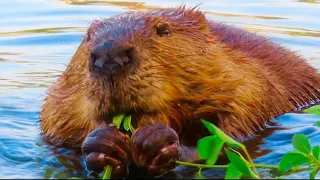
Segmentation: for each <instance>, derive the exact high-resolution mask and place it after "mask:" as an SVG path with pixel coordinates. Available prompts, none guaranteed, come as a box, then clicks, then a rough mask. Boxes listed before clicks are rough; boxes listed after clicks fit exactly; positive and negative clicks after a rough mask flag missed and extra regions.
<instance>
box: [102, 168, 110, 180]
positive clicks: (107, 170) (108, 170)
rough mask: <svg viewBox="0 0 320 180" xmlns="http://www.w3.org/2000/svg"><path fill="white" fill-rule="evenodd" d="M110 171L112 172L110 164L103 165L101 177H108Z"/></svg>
mask: <svg viewBox="0 0 320 180" xmlns="http://www.w3.org/2000/svg"><path fill="white" fill-rule="evenodd" d="M111 173H112V166H111V165H108V166H106V167H104V174H103V177H102V179H110V178H111Z"/></svg>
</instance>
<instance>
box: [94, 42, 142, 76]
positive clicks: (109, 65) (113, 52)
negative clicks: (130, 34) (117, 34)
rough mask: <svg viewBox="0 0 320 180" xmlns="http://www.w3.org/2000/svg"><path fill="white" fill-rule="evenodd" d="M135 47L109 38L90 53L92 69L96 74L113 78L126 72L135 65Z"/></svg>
mask: <svg viewBox="0 0 320 180" xmlns="http://www.w3.org/2000/svg"><path fill="white" fill-rule="evenodd" d="M135 63H136V62H135V49H134V48H133V47H130V46H126V45H122V44H120V43H117V42H115V41H114V40H107V41H105V42H104V43H102V44H100V45H99V46H97V47H96V48H95V49H94V50H93V51H92V52H91V54H90V61H89V64H90V67H89V68H90V71H91V73H92V74H93V75H94V76H101V75H106V76H107V77H109V78H111V77H114V76H119V75H122V74H124V73H125V72H126V71H127V70H128V69H130V68H133V66H134V65H135Z"/></svg>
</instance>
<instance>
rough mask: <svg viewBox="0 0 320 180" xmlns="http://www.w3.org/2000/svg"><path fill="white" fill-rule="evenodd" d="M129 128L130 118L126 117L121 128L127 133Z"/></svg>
mask: <svg viewBox="0 0 320 180" xmlns="http://www.w3.org/2000/svg"><path fill="white" fill-rule="evenodd" d="M130 127H131V116H126V117H125V118H124V121H123V128H124V130H126V131H129V130H130Z"/></svg>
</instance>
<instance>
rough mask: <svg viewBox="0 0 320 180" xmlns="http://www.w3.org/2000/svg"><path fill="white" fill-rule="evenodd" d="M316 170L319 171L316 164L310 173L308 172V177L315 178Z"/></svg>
mask: <svg viewBox="0 0 320 180" xmlns="http://www.w3.org/2000/svg"><path fill="white" fill-rule="evenodd" d="M318 171H319V167H317V166H316V167H314V168H313V170H312V171H311V173H310V179H315V177H316V175H317V173H318Z"/></svg>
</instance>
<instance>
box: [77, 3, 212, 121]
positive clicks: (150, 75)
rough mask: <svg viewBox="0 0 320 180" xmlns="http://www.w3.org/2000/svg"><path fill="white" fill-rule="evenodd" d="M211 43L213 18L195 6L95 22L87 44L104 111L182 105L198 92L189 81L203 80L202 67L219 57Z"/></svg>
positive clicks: (145, 110)
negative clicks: (210, 29) (210, 21)
mask: <svg viewBox="0 0 320 180" xmlns="http://www.w3.org/2000/svg"><path fill="white" fill-rule="evenodd" d="M210 41H212V36H211V35H210V31H209V27H208V22H207V20H206V18H205V16H204V14H203V13H202V12H200V11H197V10H195V8H193V9H185V8H184V7H180V8H174V9H162V10H155V11H148V12H129V13H126V14H122V15H120V16H115V17H111V18H107V19H102V20H97V21H95V22H93V24H92V25H91V26H90V28H89V29H88V32H87V34H86V37H85V39H84V42H83V44H85V46H87V49H88V53H87V56H88V57H87V60H88V69H89V72H90V82H91V85H92V86H94V87H97V88H96V90H97V91H96V93H97V94H99V97H100V98H99V99H97V101H98V102H99V109H100V110H101V112H103V113H106V114H109V115H110V114H117V113H123V112H133V111H134V112H143V113H153V112H159V111H163V110H166V109H168V108H172V107H174V106H176V105H178V103H179V100H182V99H187V98H186V97H185V96H187V95H192V92H189V91H190V90H191V89H192V90H193V91H195V90H196V89H195V87H194V88H187V87H186V84H188V85H190V84H192V81H193V80H194V79H196V78H198V81H199V79H201V76H199V77H196V76H197V75H199V72H200V71H201V70H200V71H199V68H200V69H201V68H204V67H205V61H208V60H211V59H212V57H213V56H214V54H213V53H211V52H214V51H212V50H208V48H210V46H208V43H210ZM191 75H193V76H194V78H191V77H190V76H191ZM192 85H193V86H196V84H192ZM187 91H188V92H187Z"/></svg>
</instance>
